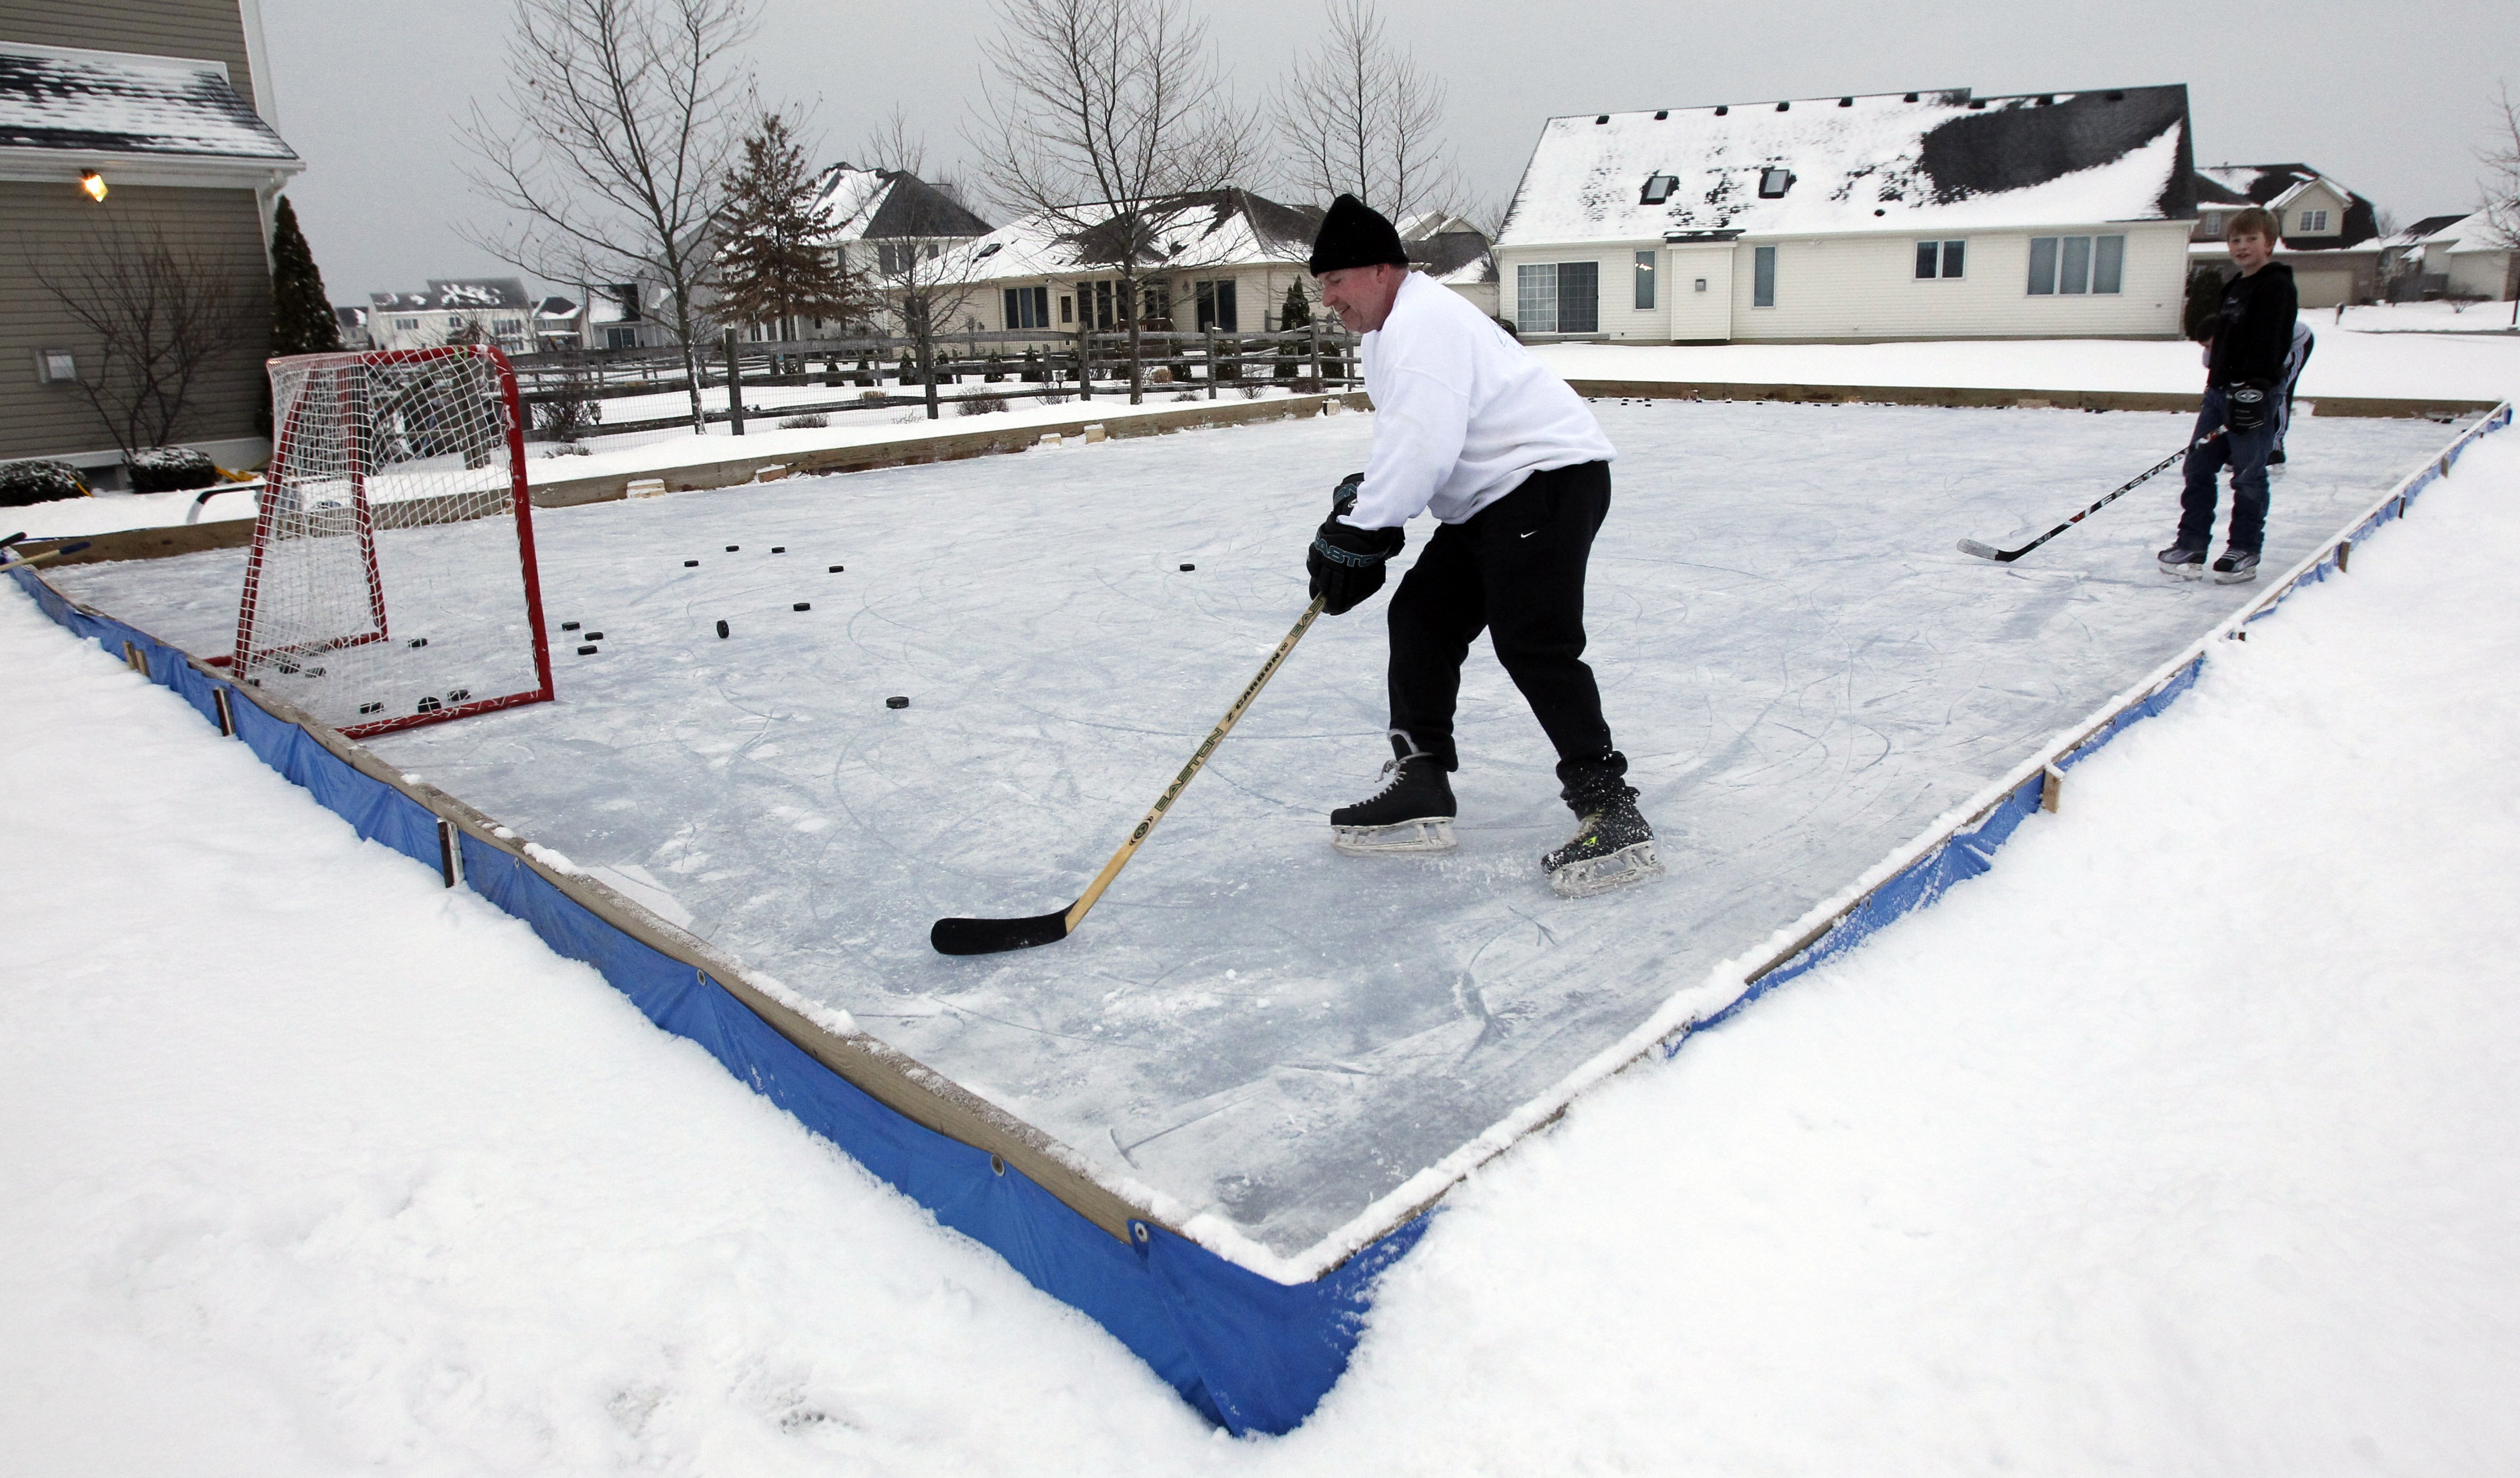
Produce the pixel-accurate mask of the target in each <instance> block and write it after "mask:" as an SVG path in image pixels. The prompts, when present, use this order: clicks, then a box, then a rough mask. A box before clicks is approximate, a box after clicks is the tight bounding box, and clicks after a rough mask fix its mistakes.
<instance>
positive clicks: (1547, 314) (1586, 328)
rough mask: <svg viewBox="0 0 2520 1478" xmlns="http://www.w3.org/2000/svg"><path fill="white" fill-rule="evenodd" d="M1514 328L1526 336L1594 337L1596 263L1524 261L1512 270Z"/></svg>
mask: <svg viewBox="0 0 2520 1478" xmlns="http://www.w3.org/2000/svg"><path fill="white" fill-rule="evenodd" d="M1513 288H1514V320H1513V321H1514V325H1515V327H1517V328H1519V329H1521V330H1522V331H1523V332H1524V333H1526V334H1598V333H1599V332H1600V330H1601V264H1600V263H1599V262H1526V263H1524V264H1522V265H1520V266H1518V267H1516V268H1514V269H1513Z"/></svg>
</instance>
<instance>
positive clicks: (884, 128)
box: [858, 104, 927, 174]
mask: <svg viewBox="0 0 2520 1478" xmlns="http://www.w3.org/2000/svg"><path fill="white" fill-rule="evenodd" d="M858 157H861V158H864V159H868V160H871V161H873V162H875V163H876V164H877V166H879V167H881V168H885V169H906V170H908V171H910V172H911V173H912V174H925V173H926V172H927V136H926V135H924V134H922V133H921V132H920V131H919V130H918V129H916V128H913V127H912V126H911V125H910V114H909V113H907V112H903V111H902V109H901V107H900V105H899V104H895V105H894V106H893V110H892V112H888V113H885V114H884V115H883V116H882V117H881V118H879V119H877V121H876V123H875V126H873V127H871V128H869V129H868V130H867V134H866V142H865V143H864V144H861V145H859V146H858Z"/></svg>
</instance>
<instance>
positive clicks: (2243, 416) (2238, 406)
mask: <svg viewBox="0 0 2520 1478" xmlns="http://www.w3.org/2000/svg"><path fill="white" fill-rule="evenodd" d="M2230 406H2231V409H2230V414H2229V415H2228V417H2226V418H2225V419H2226V420H2228V422H2230V424H2231V429H2232V430H2235V431H2254V430H2256V429H2257V428H2258V427H2260V426H2262V425H2266V424H2267V391H2266V387H2265V386H2264V385H2257V384H2246V383H2243V384H2235V385H2233V386H2231V395H2230Z"/></svg>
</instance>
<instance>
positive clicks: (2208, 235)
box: [2192, 164, 2380, 308]
mask: <svg viewBox="0 0 2520 1478" xmlns="http://www.w3.org/2000/svg"><path fill="white" fill-rule="evenodd" d="M2251 205H2256V206H2259V207H2262V208H2264V209H2266V210H2268V211H2271V212H2273V215H2274V218H2275V229H2276V230H2277V231H2278V232H2280V233H2281V234H2282V242H2281V244H2280V246H2279V247H2278V249H2277V251H2276V253H2275V259H2276V260H2277V261H2280V262H2282V263H2284V264H2285V265H2286V266H2288V267H2290V268H2291V269H2292V276H2293V287H2294V290H2295V291H2298V292H2299V293H2300V294H2301V305H2302V306H2303V307H2305V308H2332V307H2335V306H2336V305H2337V304H2338V303H2353V302H2369V301H2370V300H2371V299H2372V297H2373V296H2374V294H2375V291H2376V289H2375V286H2374V284H2375V280H2376V276H2377V273H2378V269H2379V257H2380V248H2379V245H2378V238H2379V235H2380V225H2379V212H2378V211H2377V210H2375V209H2373V208H2372V205H2371V202H2369V201H2367V200H2364V199H2363V197H2361V196H2359V195H2356V194H2355V193H2354V192H2353V191H2351V190H2348V189H2346V188H2345V187H2344V186H2343V185H2341V184H2339V183H2337V181H2336V180H2335V179H2333V178H2332V177H2330V176H2328V175H2325V174H2321V173H2320V172H2319V171H2318V170H2316V169H2313V168H2311V167H2310V166H2309V165H2308V164H2206V165H2201V166H2199V167H2198V168H2197V170H2196V212H2197V213H2196V231H2195V236H2194V239H2193V240H2194V244H2195V245H2194V246H2193V248H2192V254H2194V255H2195V256H2197V257H2199V258H2203V259H2210V260H2213V261H2216V262H2222V261H2226V260H2228V258H2226V257H2225V255H2224V247H2223V231H2224V228H2225V227H2226V226H2227V225H2228V223H2229V221H2230V218H2231V216H2232V215H2233V214H2234V213H2235V212H2237V211H2239V210H2242V209H2245V208H2247V207H2248V206H2251Z"/></svg>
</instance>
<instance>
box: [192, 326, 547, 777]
mask: <svg viewBox="0 0 2520 1478" xmlns="http://www.w3.org/2000/svg"><path fill="white" fill-rule="evenodd" d="M271 406H272V428H273V434H272V458H271V467H270V470H269V471H268V473H267V474H266V478H265V487H264V489H263V494H262V507H261V512H260V514H259V515H258V516H257V517H256V519H255V521H254V529H253V549H252V552H251V554H250V555H249V556H248V560H247V562H246V576H245V596H244V600H243V602H242V604H241V605H240V606H239V608H238V612H237V645H236V651H235V653H234V654H233V655H232V656H231V657H230V659H229V660H230V663H231V665H232V670H233V671H234V672H235V674H236V676H237V677H238V678H240V679H241V680H243V681H245V682H248V683H251V684H254V685H255V686H257V687H260V688H262V689H264V690H265V691H267V692H270V693H273V694H278V695H280V696H282V697H285V698H287V699H289V700H290V701H291V702H293V703H295V704H296V705H298V706H299V707H301V708H304V709H306V710H307V711H308V712H310V713H312V714H313V715H314V716H315V717H317V718H319V719H321V720H323V721H324V722H325V723H328V724H331V725H332V726H334V727H335V728H337V729H338V730H340V731H341V732H342V733H343V734H346V735H349V736H351V737H353V738H357V737H360V736H364V735H371V734H382V733H384V732H386V731H388V730H393V729H405V728H409V727H411V726H413V725H415V724H427V723H435V722H438V721H440V720H444V719H451V718H457V717H461V716H462V715H465V714H468V713H479V712H481V711H483V710H485V709H491V708H505V707H510V706H513V705H515V704H517V703H530V702H535V701H538V700H540V699H543V698H548V697H550V696H551V695H552V686H551V656H550V652H549V649H548V648H547V647H546V645H545V642H544V635H543V616H542V600H541V593H540V589H539V582H538V580H537V577H536V573H535V569H534V540H533V514H532V509H531V506H530V505H529V504H528V502H527V501H526V497H525V475H524V450H523V445H522V441H521V439H520V436H519V434H518V432H519V428H520V427H521V425H522V422H521V419H520V417H519V415H518V411H517V385H516V377H515V375H514V374H513V373H512V372H511V371H510V370H509V368H508V361H507V358H506V356H504V355H502V354H501V353H500V352H499V351H498V350H497V349H495V348H491V347H489V346H487V345H481V344H462V345H448V346H446V347H444V348H437V349H416V350H376V351H371V352H365V353H344V354H305V355H299V356H296V357H293V358H289V359H275V360H273V361H272V362H271Z"/></svg>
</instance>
